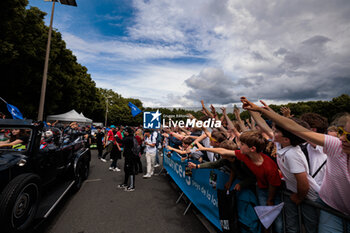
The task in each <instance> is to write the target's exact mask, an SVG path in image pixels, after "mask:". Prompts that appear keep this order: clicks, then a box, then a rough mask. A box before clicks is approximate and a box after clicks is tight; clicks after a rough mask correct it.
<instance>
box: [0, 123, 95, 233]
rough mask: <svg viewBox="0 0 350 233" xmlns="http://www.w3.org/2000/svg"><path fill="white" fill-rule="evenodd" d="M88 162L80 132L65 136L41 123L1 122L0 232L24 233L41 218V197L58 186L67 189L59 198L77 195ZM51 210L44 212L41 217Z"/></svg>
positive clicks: (86, 174)
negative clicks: (74, 192)
mask: <svg viewBox="0 0 350 233" xmlns="http://www.w3.org/2000/svg"><path fill="white" fill-rule="evenodd" d="M10 142H12V144H14V143H17V144H16V145H9V143H10ZM90 158H91V154H90V150H89V148H85V145H84V141H83V137H82V135H79V132H78V131H69V132H66V133H63V132H62V131H61V130H59V129H57V128H50V129H47V128H45V127H44V126H43V124H42V123H40V122H39V123H36V122H32V121H31V120H7V119H6V120H2V119H1V120H0V193H1V194H0V226H1V227H0V231H1V232H14V231H25V230H26V229H28V228H29V227H30V226H31V223H32V222H33V220H34V218H36V215H37V212H40V211H38V208H39V206H40V205H41V204H42V202H43V199H44V196H47V195H50V193H51V192H54V191H52V190H54V189H53V187H56V186H57V187H58V186H59V185H57V184H62V183H64V184H67V185H66V186H67V187H65V188H64V189H62V190H63V192H62V193H63V195H64V194H65V193H67V191H68V190H73V191H77V190H79V189H80V187H81V185H82V182H83V180H84V179H86V178H87V177H88V175H89V166H90ZM61 186H62V185H61ZM57 198H59V199H61V198H62V195H59V196H58V197H57ZM50 199H51V200H52V198H50ZM57 203H58V201H57V200H56V201H54V203H53V204H52V205H56V204H57ZM46 207H47V204H46ZM52 209H53V207H52V206H50V208H46V210H45V212H44V213H43V215H44V216H47V215H48V214H49V213H50V212H51V211H52Z"/></svg>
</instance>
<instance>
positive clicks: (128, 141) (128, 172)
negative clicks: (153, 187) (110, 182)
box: [117, 127, 135, 192]
mask: <svg viewBox="0 0 350 233" xmlns="http://www.w3.org/2000/svg"><path fill="white" fill-rule="evenodd" d="M124 135H125V137H124V138H123V140H122V141H121V142H122V145H123V147H124V159H125V161H124V173H125V176H124V182H123V183H122V184H120V185H118V188H125V191H128V192H132V191H135V156H134V153H133V151H132V148H133V146H134V131H133V130H132V129H131V128H129V127H127V128H126V129H125V131H124ZM117 140H118V139H117ZM129 177H130V185H129V186H128V181H129Z"/></svg>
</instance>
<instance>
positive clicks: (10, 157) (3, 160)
mask: <svg viewBox="0 0 350 233" xmlns="http://www.w3.org/2000/svg"><path fill="white" fill-rule="evenodd" d="M23 158H26V156H25V155H23V154H21V153H18V152H5V153H2V154H0V171H1V170H5V169H7V168H9V167H12V166H14V165H15V164H17V163H18V161H20V160H21V159H23Z"/></svg>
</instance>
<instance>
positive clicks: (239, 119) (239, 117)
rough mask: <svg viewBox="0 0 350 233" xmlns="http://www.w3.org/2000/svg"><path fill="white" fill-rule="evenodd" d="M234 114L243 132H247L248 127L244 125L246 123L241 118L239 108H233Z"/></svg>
mask: <svg viewBox="0 0 350 233" xmlns="http://www.w3.org/2000/svg"><path fill="white" fill-rule="evenodd" d="M233 113H234V114H235V117H236V120H237V122H238V124H239V127H241V130H242V132H244V131H247V130H248V129H247V127H246V126H245V125H244V122H243V121H242V119H241V116H240V111H239V108H237V107H236V106H235V107H234V108H233Z"/></svg>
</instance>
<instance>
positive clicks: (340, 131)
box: [338, 127, 350, 142]
mask: <svg viewBox="0 0 350 233" xmlns="http://www.w3.org/2000/svg"><path fill="white" fill-rule="evenodd" d="M344 134H345V139H346V141H347V142H350V132H346V131H345V130H344V129H343V128H342V127H338V137H341V136H343V135H344Z"/></svg>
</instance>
